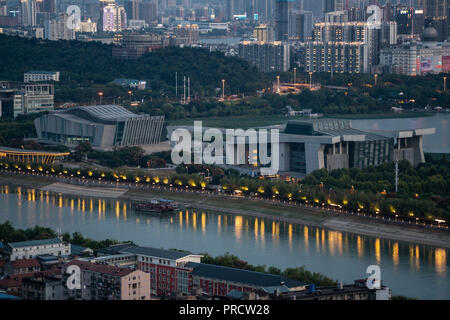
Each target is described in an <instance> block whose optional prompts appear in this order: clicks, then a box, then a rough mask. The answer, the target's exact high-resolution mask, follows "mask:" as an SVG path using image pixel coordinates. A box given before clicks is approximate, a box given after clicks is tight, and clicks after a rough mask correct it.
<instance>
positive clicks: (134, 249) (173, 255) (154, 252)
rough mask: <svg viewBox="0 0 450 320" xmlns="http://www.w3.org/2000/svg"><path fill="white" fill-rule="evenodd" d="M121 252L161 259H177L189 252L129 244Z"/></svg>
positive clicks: (187, 254)
mask: <svg viewBox="0 0 450 320" xmlns="http://www.w3.org/2000/svg"><path fill="white" fill-rule="evenodd" d="M120 252H122V253H133V254H137V255H142V256H149V257H157V258H162V259H170V260H178V259H181V258H184V257H187V256H189V255H190V254H189V253H184V252H179V251H174V250H164V249H156V248H150V247H138V246H130V247H126V248H123V249H121V250H120Z"/></svg>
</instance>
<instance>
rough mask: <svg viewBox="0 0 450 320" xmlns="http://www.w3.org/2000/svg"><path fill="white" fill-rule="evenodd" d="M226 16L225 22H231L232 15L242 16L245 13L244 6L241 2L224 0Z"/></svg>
mask: <svg viewBox="0 0 450 320" xmlns="http://www.w3.org/2000/svg"><path fill="white" fill-rule="evenodd" d="M226 1H227V2H226V10H225V12H226V14H225V17H226V19H227V20H233V15H236V14H244V13H245V10H246V8H245V4H246V2H244V1H243V0H226Z"/></svg>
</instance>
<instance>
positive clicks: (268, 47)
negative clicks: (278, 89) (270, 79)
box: [239, 41, 290, 72]
mask: <svg viewBox="0 0 450 320" xmlns="http://www.w3.org/2000/svg"><path fill="white" fill-rule="evenodd" d="M239 57H241V58H242V59H244V60H246V61H248V62H250V63H251V64H253V65H255V66H256V67H257V68H258V69H259V70H260V71H262V72H286V71H288V70H289V69H290V46H289V45H288V44H286V43H282V42H272V43H265V42H249V41H242V42H241V43H240V44H239Z"/></svg>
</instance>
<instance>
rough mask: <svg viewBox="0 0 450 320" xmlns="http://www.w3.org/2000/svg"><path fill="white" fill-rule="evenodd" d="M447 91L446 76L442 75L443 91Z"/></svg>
mask: <svg viewBox="0 0 450 320" xmlns="http://www.w3.org/2000/svg"><path fill="white" fill-rule="evenodd" d="M445 91H447V77H444V92H445Z"/></svg>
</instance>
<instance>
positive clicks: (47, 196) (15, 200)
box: [0, 185, 450, 299]
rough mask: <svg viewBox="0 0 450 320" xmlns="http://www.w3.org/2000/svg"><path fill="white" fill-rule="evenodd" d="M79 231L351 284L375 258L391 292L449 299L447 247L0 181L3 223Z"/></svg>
mask: <svg viewBox="0 0 450 320" xmlns="http://www.w3.org/2000/svg"><path fill="white" fill-rule="evenodd" d="M6 220H9V221H11V222H12V224H13V225H14V227H17V228H28V227H33V226H35V225H40V226H46V227H51V228H53V229H61V230H62V232H70V233H72V232H75V231H79V232H81V233H82V234H83V235H84V236H86V237H90V238H93V239H96V240H101V239H106V238H110V239H117V240H123V241H125V240H132V241H134V242H136V243H137V244H140V245H143V246H153V247H156V248H161V247H162V248H166V249H169V248H177V249H184V250H189V251H191V252H194V253H202V252H207V253H210V254H212V255H220V254H224V253H226V252H230V253H232V254H235V255H237V256H239V257H240V258H242V259H244V260H247V261H249V262H250V263H252V264H265V265H267V266H270V265H274V266H276V267H279V268H286V267H297V266H302V265H304V266H305V267H306V268H307V269H308V270H311V271H316V272H321V273H323V274H325V275H327V276H329V277H332V278H334V279H337V280H339V281H343V282H344V283H350V282H352V281H353V280H355V279H361V278H364V277H367V274H366V269H367V267H368V266H369V265H372V264H378V265H379V266H380V268H381V278H382V281H383V283H384V284H386V285H388V286H389V287H391V288H392V289H393V294H396V295H399V294H402V295H407V296H410V297H417V298H425V299H450V276H449V262H448V258H447V257H448V254H449V250H446V249H441V248H432V247H428V246H424V245H415V244H409V243H402V242H398V241H391V240H384V239H378V238H372V237H366V236H360V235H355V234H350V233H345V232H338V231H330V230H327V229H323V228H315V227H307V226H303V225H295V224H289V223H282V222H276V221H273V220H270V219H258V218H254V217H246V216H236V215H229V214H215V213H208V212H189V211H182V212H176V213H174V214H171V215H169V216H167V217H155V216H150V215H147V214H143V213H138V212H134V210H133V209H132V204H131V203H130V202H128V201H122V200H111V199H108V200H105V199H95V198H88V197H77V196H62V195H58V194H52V193H49V192H46V191H41V190H35V189H26V188H20V187H17V188H15V187H11V186H7V185H2V186H0V222H4V221H6Z"/></svg>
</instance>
